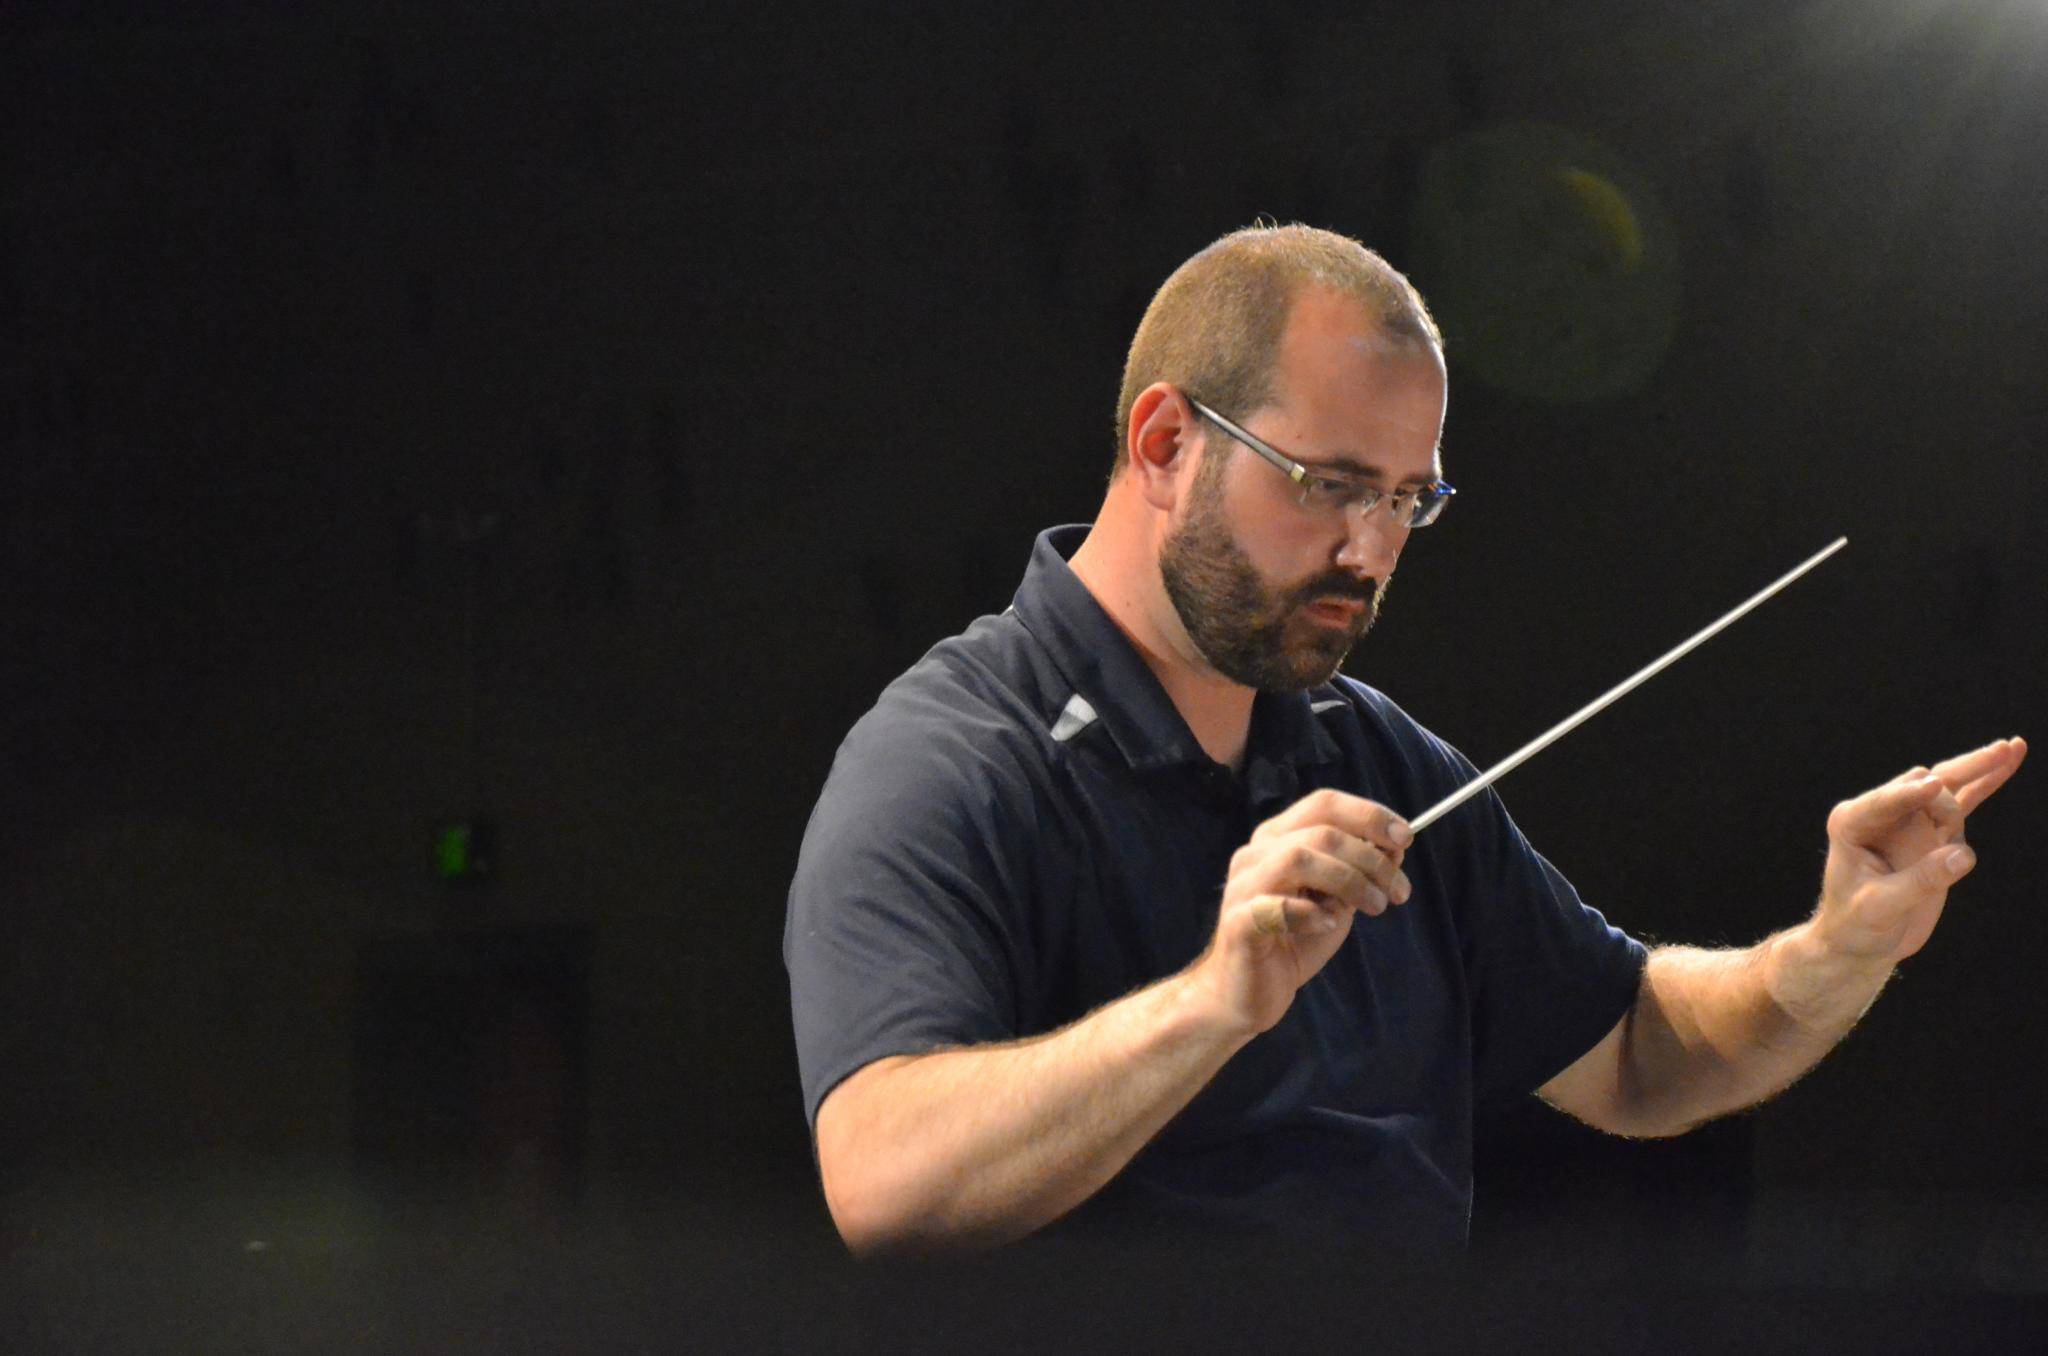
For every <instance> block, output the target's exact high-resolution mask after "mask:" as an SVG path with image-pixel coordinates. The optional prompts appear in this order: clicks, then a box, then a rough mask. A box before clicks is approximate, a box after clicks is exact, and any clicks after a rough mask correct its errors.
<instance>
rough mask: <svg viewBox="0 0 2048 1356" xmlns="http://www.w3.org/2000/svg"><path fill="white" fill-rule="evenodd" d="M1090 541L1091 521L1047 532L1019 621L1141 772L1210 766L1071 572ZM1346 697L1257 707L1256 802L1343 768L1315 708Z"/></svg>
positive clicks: (1251, 777) (1299, 696) (1253, 745)
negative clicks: (1307, 770) (1304, 776)
mask: <svg viewBox="0 0 2048 1356" xmlns="http://www.w3.org/2000/svg"><path fill="white" fill-rule="evenodd" d="M1087 535H1088V527H1087V525H1086V524H1085V523H1083V524H1069V525H1067V526H1065V527H1055V528H1049V529H1047V530H1046V531H1044V532H1041V533H1040V534H1039V536H1038V542H1037V544H1036V545H1035V546H1034V547H1033V548H1032V551H1031V564H1030V565H1029V566H1028V567H1027V568H1026V569H1025V571H1024V582H1023V584H1022V585H1020V586H1019V587H1018V589H1017V598H1016V601H1015V603H1014V604H1013V607H1014V609H1015V611H1016V613H1017V617H1018V620H1020V621H1022V622H1023V623H1024V627H1025V629H1026V630H1028V631H1030V633H1031V634H1032V636H1034V637H1035V638H1036V639H1037V640H1038V642H1039V643H1040V644H1041V645H1043V646H1044V647H1045V649H1046V652H1047V653H1048V654H1049V655H1050V656H1051V657H1052V661H1053V663H1054V665H1055V666H1056V667H1057V668H1058V669H1059V671H1060V673H1061V674H1062V675H1063V676H1064V677H1065V678H1066V680H1067V681H1068V682H1069V683H1071V684H1073V686H1074V689H1075V690H1076V691H1077V692H1079V693H1080V694H1081V695H1082V696H1084V697H1086V698H1087V700H1088V703H1089V704H1090V705H1091V706H1093V707H1094V708H1095V710H1096V712H1097V713H1098V715H1099V716H1100V717H1101V720H1102V724H1103V726H1104V727H1105V728H1106V729H1107V731H1108V732H1109V736H1110V739H1111V740H1112V741H1113V742H1114V743H1115V745H1116V747H1117V751H1118V752H1119V753H1121V754H1122V755H1123V756H1124V759H1125V761H1126V762H1128V763H1129V764H1130V765H1131V767H1132V769H1133V770H1136V771H1148V770H1151V769H1154V768H1163V767H1172V766H1177V765H1184V764H1187V765H1194V766H1199V767H1206V766H1210V765H1211V764H1212V761H1213V760H1211V759H1210V757H1209V755H1208V754H1207V753H1206V752H1205V751H1204V750H1203V748H1202V746H1201V744H1199V743H1198V742H1196V740H1195V736H1194V732H1193V731H1192V730H1190V729H1188V724H1187V721H1186V720H1185V719H1183V718H1182V717H1181V714H1180V711H1179V709H1178V708H1176V707H1175V706H1174V704H1173V700H1172V699H1171V698H1170V697H1168V696H1167V695H1166V689H1165V688H1163V687H1161V686H1160V685H1159V679H1158V678H1157V677H1156V676H1155V675H1154V674H1153V672H1152V670H1151V669H1150V668H1149V667H1148V666H1147V665H1146V663H1145V661H1144V659H1143V658H1142V657H1141V656H1140V655H1139V654H1138V651H1137V649H1136V648H1135V647H1134V646H1133V645H1132V644H1131V642H1130V640H1129V639H1128V638H1126V637H1125V635H1124V633H1123V632H1122V631H1120V630H1118V629H1117V625H1116V623H1115V622H1113V621H1111V620H1110V617H1109V614H1108V613H1107V612H1105V611H1104V610H1103V608H1102V604H1101V603H1099V602H1097V601H1096V600H1095V595H1094V594H1092V593H1090V592H1089V591H1088V586H1087V585H1085V584H1083V583H1082V582H1081V580H1080V577H1079V576H1078V575H1076V574H1075V573H1074V571H1073V569H1072V567H1070V566H1069V565H1068V564H1067V558H1068V557H1069V556H1071V555H1073V553H1074V552H1075V551H1076V550H1078V549H1079V547H1080V545H1081V542H1082V540H1083V539H1084V538H1085V537H1086V536H1087ZM1337 695H1338V694H1337V692H1336V690H1335V689H1334V688H1331V687H1327V686H1325V687H1318V688H1314V689H1311V690H1310V691H1308V692H1285V693H1280V692H1261V693H1259V694H1258V696H1257V697H1256V698H1255V699H1254V700H1253V703H1252V725H1251V739H1250V744H1249V746H1248V748H1247V750H1246V758H1245V773H1244V775H1245V780H1246V783H1247V785H1248V788H1249V789H1250V790H1251V791H1252V793H1253V794H1254V795H1255V796H1257V795H1259V794H1260V793H1261V791H1262V790H1267V791H1271V792H1276V793H1283V794H1284V793H1286V792H1287V791H1288V790H1289V788H1291V787H1292V786H1293V785H1295V784H1297V783H1298V778H1296V777H1295V776H1294V775H1293V769H1294V768H1298V767H1303V766H1308V765H1313V764H1320V763H1334V762H1337V761H1339V760H1340V758H1341V757H1342V754H1341V753H1340V752H1339V750H1338V748H1337V743H1336V741H1335V740H1333V739H1332V738H1331V737H1330V736H1329V734H1328V733H1327V732H1326V731H1324V729H1323V726H1322V722H1321V721H1320V720H1319V719H1318V718H1317V717H1316V715H1315V713H1314V711H1313V710H1312V709H1311V704H1312V703H1313V702H1314V701H1317V700H1320V699H1326V698H1331V697H1335V696H1337ZM1282 769H1285V771H1284V772H1283V771H1282ZM1282 783H1285V784H1286V785H1282Z"/></svg>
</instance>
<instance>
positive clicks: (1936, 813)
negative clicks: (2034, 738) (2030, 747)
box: [1828, 736, 2027, 842]
mask: <svg viewBox="0 0 2048 1356" xmlns="http://www.w3.org/2000/svg"><path fill="white" fill-rule="evenodd" d="M2026 756H2027V742H2026V741H2025V740H2024V739H2021V738H2019V737H2018V736H2014V737H2012V738H2010V739H1999V740H1994V741H1993V742H1991V743H1989V744H1986V745H1984V746H1983V747H1982V748H1978V749H1972V750H1970V751H1969V752H1968V753H1962V754H1957V755H1956V756H1955V757H1953V758H1950V759H1947V760H1946V761H1944V762H1941V763H1937V764H1936V765H1935V766H1934V767H1933V768H1932V769H1929V768H1914V769H1912V770H1911V771H1909V772H1902V773H1900V774H1899V775H1898V776H1896V777H1894V778H1892V780H1890V781H1889V782H1886V783H1885V784H1884V785H1883V786H1880V787H1878V788H1876V789H1875V790H1872V791H1868V792H1865V793H1864V794H1863V795H1861V796H1858V797H1856V798H1855V799H1853V800H1849V801H1845V802H1843V803H1842V804H1841V805H1838V806H1836V807H1835V812H1834V814H1833V815H1831V816H1829V819H1828V829H1829V831H1830V832H1831V833H1837V834H1838V836H1846V837H1848V838H1849V839H1850V840H1851V841H1855V842H1869V841H1871V839H1872V837H1873V836H1874V835H1877V834H1880V833H1883V832H1884V831H1885V830H1886V829H1887V828H1889V827H1890V826H1892V825H1894V824H1896V823H1897V822H1898V821H1899V820H1900V819H1902V818H1904V817H1905V816H1906V815H1908V814H1912V813H1914V812H1916V811H1917V812H1921V813H1924V814H1926V815H1927V816H1928V818H1929V819H1931V820H1932V821H1933V822H1934V825H1935V827H1936V830H1937V832H1938V833H1939V835H1940V837H1941V838H1942V839H1943V840H1944V841H1949V840H1953V839H1956V838H1960V837H1961V836H1962V821H1963V820H1964V819H1966V818H1968V817H1969V815H1970V814H1971V813H1972V812H1973V811H1974V810H1976V808H1977V807H1978V806H1980V805H1982V804H1983V803H1984V802H1985V801H1987V800H1989V799H1990V798H1991V797H1992V795H1994V794H1995V793H1996V792H1997V791H1998V789H1999V788H2000V787H2001V786H2004V785H2005V783H2006V782H2007V780H2009V779H2010V778H2011V777H2012V774H2013V773H2015V772H2017V771H2018V770H2019V766H2020V764H2021V763H2022V762H2024V761H2026Z"/></svg>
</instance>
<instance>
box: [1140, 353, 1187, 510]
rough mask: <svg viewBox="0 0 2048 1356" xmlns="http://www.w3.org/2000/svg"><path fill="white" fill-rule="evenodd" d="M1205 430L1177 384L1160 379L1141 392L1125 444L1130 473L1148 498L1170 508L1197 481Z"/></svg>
mask: <svg viewBox="0 0 2048 1356" xmlns="http://www.w3.org/2000/svg"><path fill="white" fill-rule="evenodd" d="M1205 432H1206V430H1204V429H1203V428H1202V427H1201V424H1200V420H1199V419H1198V417H1197V416H1196V414H1195V409H1194V406H1193V405H1191V404H1189V403H1188V399H1187V397H1186V396H1184V395H1182V394H1181V393H1180V391H1179V390H1178V389H1176V388H1175V387H1173V386H1172V385H1170V384H1168V383H1166V382H1163V381H1157V382H1154V383H1152V384H1151V385H1150V386H1147V387H1146V388H1145V389H1144V390H1142V391H1140V392H1138V398H1137V399H1136V400H1135V401H1133V402H1132V403H1131V426H1130V429H1129V431H1128V432H1127V434H1126V435H1125V441H1124V448H1125V451H1126V452H1127V453H1128V454H1129V460H1130V467H1129V470H1128V474H1129V475H1130V476H1131V477H1132V478H1133V480H1134V482H1135V483H1136V485H1137V487H1138V492H1139V493H1140V494H1142V495H1143V496H1144V497H1145V502H1146V503H1148V504H1150V505H1151V506H1152V507H1153V508H1156V509H1160V510H1170V509H1172V508H1173V506H1174V504H1175V503H1176V502H1178V500H1179V499H1180V496H1181V495H1183V494H1184V493H1186V492H1187V488H1188V486H1190V485H1192V484H1194V475H1195V471H1196V470H1197V469H1198V468H1199V467H1200V464H1201V452H1202V447H1203V442H1204V433H1205Z"/></svg>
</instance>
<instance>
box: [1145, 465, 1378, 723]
mask: <svg viewBox="0 0 2048 1356" xmlns="http://www.w3.org/2000/svg"><path fill="white" fill-rule="evenodd" d="M1207 469H1208V468H1206V467H1205V468H1204V471H1205V472H1206V470H1207ZM1206 478H1207V477H1206V476H1204V475H1198V477H1197V480H1198V483H1197V485H1196V487H1195V504H1194V506H1193V509H1192V511H1191V512H1190V514H1189V516H1188V521H1187V523H1186V525H1185V526H1183V527H1181V528H1180V529H1179V530H1178V531H1175V532H1173V533H1171V534H1170V535H1169V536H1168V537H1167V539H1166V543H1165V545H1164V546H1163V547H1161V548H1160V552H1159V575H1160V578H1161V580H1162V581H1164V583H1165V585H1166V596H1167V597H1168V598H1170V599H1171V600H1172V601H1173V610H1174V611H1175V612H1177V613H1179V614H1180V622H1181V625H1182V626H1184V627H1186V628H1187V633H1188V638H1189V639H1191V640H1193V641H1194V643H1195V648H1196V649H1198V650H1200V651H1201V652H1202V657H1203V658H1204V659H1206V660H1208V661H1209V664H1210V667H1212V668H1214V669H1215V670H1216V671H1217V672H1218V673H1220V674H1222V675H1223V676H1224V677H1225V678H1228V679H1230V681H1232V682H1233V683H1241V684H1243V685H1244V686H1246V687H1250V688H1256V689H1258V690H1259V691H1262V692H1301V691H1304V690H1306V689H1308V688H1312V687H1316V686H1318V685H1320V684H1322V683H1327V682H1329V681H1330V678H1331V677H1332V675H1334V674H1335V673H1336V672H1337V670H1338V669H1339V668H1341V667H1343V664H1344V659H1345V657H1346V656H1347V655H1349V654H1350V653H1351V647H1352V646H1354V645H1356V644H1357V643H1358V641H1359V639H1360V638H1361V637H1363V636H1364V635H1365V633H1366V632H1367V631H1369V630H1371V629H1372V624H1373V623H1374V622H1375V621H1377V620H1378V619H1379V614H1380V602H1381V600H1382V599H1384V598H1385V597H1386V593H1387V584H1386V581H1385V580H1381V581H1379V582H1378V583H1377V584H1376V585H1375V584H1374V583H1371V582H1369V581H1365V580H1361V579H1359V578H1358V577H1357V576H1356V575H1353V574H1350V573H1348V572H1346V571H1343V570H1332V571H1330V572H1328V573H1326V574H1322V575H1318V576H1317V577H1316V578H1314V579H1311V580H1310V581H1308V582H1307V583H1306V584H1303V585H1301V586H1300V587H1298V588H1294V589H1290V590H1288V591H1287V593H1286V594H1285V595H1284V596H1282V597H1275V596H1273V595H1272V594H1271V593H1270V592H1269V591H1268V590H1267V588H1266V586H1265V585H1264V584H1263V583H1261V582H1260V580H1259V576H1258V572H1257V571H1256V570H1255V569H1253V568H1252V563H1251V561H1250V559H1248V558H1247V557H1246V556H1245V554H1244V552H1243V551H1242V550H1240V549H1239V547H1238V545H1237V542H1236V541H1235V540H1233V539H1232V538H1231V535H1230V532H1229V530H1228V529H1227V528H1225V527H1224V525H1223V515H1222V514H1221V512H1219V511H1218V506H1217V499H1218V493H1217V490H1218V488H1219V487H1215V486H1208V485H1203V484H1201V483H1199V482H1200V481H1201V480H1204V479H1206ZM1324 598H1347V599H1348V598H1355V599H1359V600H1361V601H1363V602H1364V603H1365V605H1366V606H1365V609H1364V611H1362V612H1360V613H1359V615H1358V620H1357V621H1356V622H1355V623H1353V624H1352V625H1351V626H1349V627H1346V628H1343V629H1337V628H1334V627H1327V626H1315V625H1314V624H1313V623H1311V622H1309V621H1308V620H1307V619H1306V618H1305V617H1303V616H1302V615H1301V610H1302V608H1303V607H1305V606H1306V605H1307V604H1309V603H1312V602H1315V601H1316V600H1318V599H1324ZM1290 625H1291V626H1294V627H1296V628H1298V629H1299V630H1300V631H1302V632H1303V634H1299V635H1297V636H1296V637H1295V638H1294V639H1293V640H1292V641H1291V642H1290V640H1289V638H1288V628H1289V626H1290Z"/></svg>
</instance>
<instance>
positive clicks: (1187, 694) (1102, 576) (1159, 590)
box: [1067, 519, 1257, 768]
mask: <svg viewBox="0 0 2048 1356" xmlns="http://www.w3.org/2000/svg"><path fill="white" fill-rule="evenodd" d="M1103 526H1104V525H1103V523H1102V521H1101V520H1100V519H1098V520H1097V522H1096V525H1095V527H1093V528H1092V529H1090V531H1089V533H1088V536H1087V538H1086V539H1085V540H1084V541H1083V542H1082V543H1081V546H1080V549H1079V550H1077V551H1075V552H1074V556H1073V559H1072V560H1070V561H1068V562H1067V563H1068V565H1069V566H1070V567H1071V568H1072V570H1073V571H1074V575H1075V577H1076V578H1078V579H1079V580H1080V581H1081V585H1082V587H1084V588H1086V589H1087V590H1088V592H1089V593H1090V594H1091V595H1093V596H1094V598H1095V601H1096V602H1098V603H1100V604H1101V605H1102V610H1103V611H1104V612H1107V613H1108V614H1109V619H1110V620H1111V621H1112V622H1114V623H1116V627H1117V629H1118V630H1119V631H1121V632H1123V634H1124V638H1125V639H1127V640H1129V641H1130V642H1131V645H1132V647H1133V648H1135V649H1136V650H1137V652H1138V654H1139V657H1141V658H1142V659H1143V660H1144V661H1145V664H1146V667H1148V668H1150V669H1151V670H1152V673H1153V676H1154V677H1156V678H1158V679H1159V685H1160V686H1161V687H1162V688H1164V689H1165V690H1166V696H1167V699H1168V700H1169V701H1171V702H1172V703H1173V706H1174V709H1175V710H1176V711H1178V712H1180V717H1181V719H1182V720H1184V721H1186V722H1187V724H1188V730H1189V731H1190V732H1191V733H1192V734H1193V735H1194V736H1195V742H1196V743H1198V744H1200V745H1201V746H1202V750H1203V752H1205V753H1207V754H1208V755H1209V756H1210V757H1211V758H1213V759H1215V760H1216V761H1217V762H1219V763H1222V764H1224V765H1226V766H1228V767H1231V768H1238V767H1241V766H1242V765H1243V763H1244V752H1245V744H1246V741H1247V739H1248V738H1249V736H1250V733H1251V721H1252V698H1253V697H1254V696H1255V695H1257V694H1255V693H1254V692H1253V691H1252V689H1251V688H1248V687H1245V686H1244V685H1242V684H1240V683H1233V682H1231V681H1230V680H1229V679H1228V678H1225V677H1223V676H1222V675H1221V674H1219V673H1217V672H1216V671H1215V670H1214V669H1212V668H1210V667H1209V666H1208V665H1207V664H1206V663H1204V662H1202V660H1201V659H1200V657H1199V654H1198V653H1197V651H1196V650H1195V646H1194V642H1193V641H1191V640H1190V639H1189V638H1188V635H1187V631H1186V630H1185V629H1184V628H1183V627H1182V626H1181V624H1180V618H1179V615H1178V614H1177V613H1175V612H1174V610H1173V605H1172V603H1171V602H1170V601H1169V600H1168V599H1167V597H1166V589H1165V586H1164V585H1163V584H1162V583H1161V582H1160V579H1159V564H1158V559H1157V557H1156V556H1155V555H1154V554H1152V553H1150V552H1148V551H1146V550H1145V549H1144V543H1142V542H1140V541H1134V540H1132V538H1131V534H1127V533H1125V534H1120V533H1117V532H1114V531H1108V532H1106V531H1104V530H1103Z"/></svg>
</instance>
